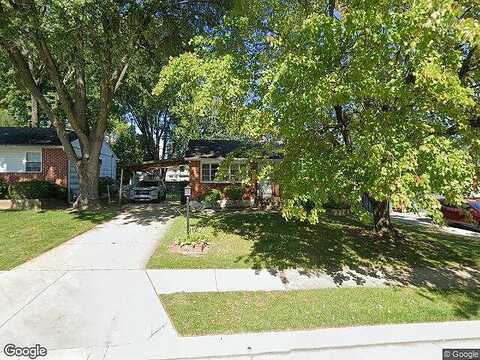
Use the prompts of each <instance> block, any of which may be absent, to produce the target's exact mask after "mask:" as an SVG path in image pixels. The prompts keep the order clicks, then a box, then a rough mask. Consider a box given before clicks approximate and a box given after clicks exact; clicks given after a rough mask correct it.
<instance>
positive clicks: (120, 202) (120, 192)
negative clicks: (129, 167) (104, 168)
mask: <svg viewBox="0 0 480 360" xmlns="http://www.w3.org/2000/svg"><path fill="white" fill-rule="evenodd" d="M122 188H123V168H121V169H120V191H119V192H118V205H121V204H122Z"/></svg>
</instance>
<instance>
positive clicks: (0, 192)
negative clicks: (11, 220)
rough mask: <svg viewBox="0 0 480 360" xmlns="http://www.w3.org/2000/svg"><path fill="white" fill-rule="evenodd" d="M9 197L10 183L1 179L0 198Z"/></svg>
mask: <svg viewBox="0 0 480 360" xmlns="http://www.w3.org/2000/svg"><path fill="white" fill-rule="evenodd" d="M7 197H8V184H7V183H6V182H5V181H3V180H2V179H0V199H6V198H7Z"/></svg>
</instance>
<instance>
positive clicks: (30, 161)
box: [25, 151, 42, 172]
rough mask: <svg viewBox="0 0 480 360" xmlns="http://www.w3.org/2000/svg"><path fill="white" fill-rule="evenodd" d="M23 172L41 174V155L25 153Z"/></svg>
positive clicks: (36, 152) (38, 153)
mask: <svg viewBox="0 0 480 360" xmlns="http://www.w3.org/2000/svg"><path fill="white" fill-rule="evenodd" d="M25 160H26V161H25V171H26V172H41V171H42V153H41V152H38V151H35V152H33V151H27V153H26V154H25Z"/></svg>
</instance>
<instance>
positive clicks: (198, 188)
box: [189, 161, 255, 200]
mask: <svg viewBox="0 0 480 360" xmlns="http://www.w3.org/2000/svg"><path fill="white" fill-rule="evenodd" d="M189 166H190V186H191V187H192V199H194V200H198V199H199V198H200V197H201V196H202V194H204V193H205V192H207V191H208V190H210V189H217V190H220V191H223V189H225V188H226V187H227V186H229V185H231V183H202V182H201V169H200V161H190V164H189ZM243 198H244V199H245V200H249V199H253V198H255V189H254V188H247V189H245V194H244V195H243Z"/></svg>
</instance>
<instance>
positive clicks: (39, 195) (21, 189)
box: [8, 180, 67, 200]
mask: <svg viewBox="0 0 480 360" xmlns="http://www.w3.org/2000/svg"><path fill="white" fill-rule="evenodd" d="M8 195H9V197H10V198H11V199H14V200H18V199H59V200H67V189H66V188H64V187H62V186H59V185H56V184H53V183H51V182H49V181H45V180H29V181H21V182H15V183H11V184H9V185H8Z"/></svg>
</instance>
